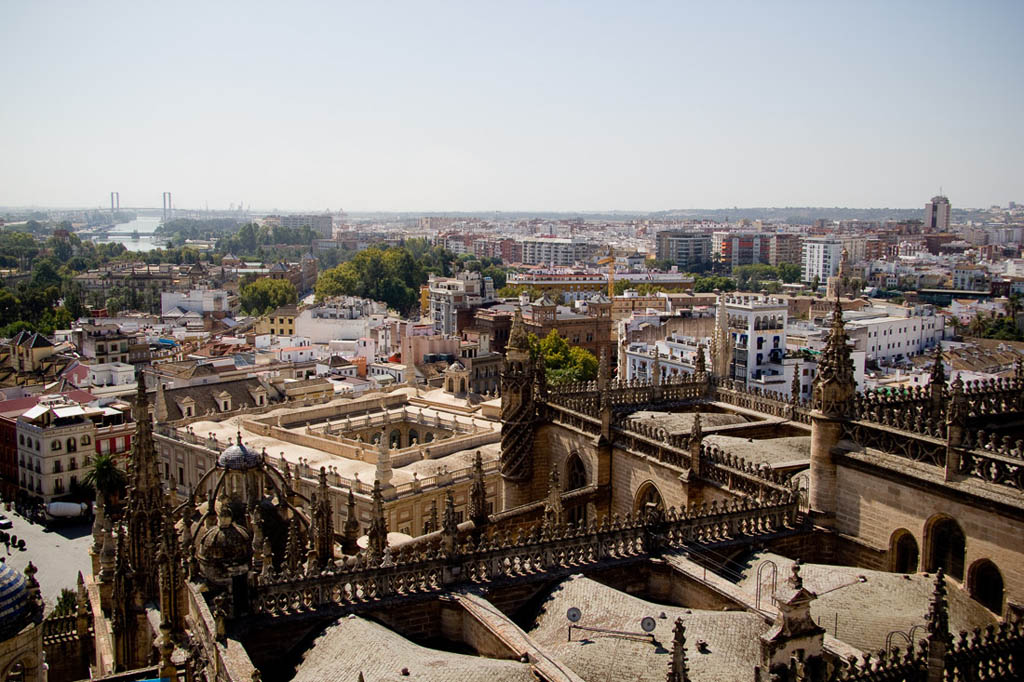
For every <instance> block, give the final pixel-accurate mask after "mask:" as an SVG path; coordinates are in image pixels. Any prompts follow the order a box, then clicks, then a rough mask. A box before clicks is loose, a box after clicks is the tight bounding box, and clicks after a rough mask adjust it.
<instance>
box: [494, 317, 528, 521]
mask: <svg viewBox="0 0 1024 682" xmlns="http://www.w3.org/2000/svg"><path fill="white" fill-rule="evenodd" d="M533 374H534V366H533V359H532V358H531V357H530V342H529V338H528V337H527V335H526V325H525V324H524V323H523V315H522V313H521V312H520V311H519V310H516V314H515V317H514V318H513V319H512V329H511V330H510V332H509V337H508V344H507V345H506V346H505V360H504V361H503V362H502V368H501V460H500V465H499V466H500V471H501V478H502V481H503V482H504V485H503V488H504V494H505V498H506V499H505V506H506V507H510V506H515V505H518V504H523V503H524V502H527V501H528V500H527V499H526V497H527V496H528V494H529V485H530V479H531V477H532V474H533V436H534V431H535V429H536V424H535V418H536V408H535V405H534V395H533V386H534V377H533Z"/></svg>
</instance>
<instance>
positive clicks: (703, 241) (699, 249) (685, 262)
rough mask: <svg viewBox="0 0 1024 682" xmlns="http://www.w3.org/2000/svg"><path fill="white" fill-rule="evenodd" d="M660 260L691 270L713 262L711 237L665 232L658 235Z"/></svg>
mask: <svg viewBox="0 0 1024 682" xmlns="http://www.w3.org/2000/svg"><path fill="white" fill-rule="evenodd" d="M658 258H659V259H661V260H669V261H672V263H673V264H674V265H677V266H679V267H680V268H689V267H691V266H694V265H702V264H706V263H709V262H710V261H711V235H708V234H703V233H700V232H683V231H680V230H665V231H663V232H659V233H658Z"/></svg>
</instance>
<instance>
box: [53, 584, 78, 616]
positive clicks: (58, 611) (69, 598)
mask: <svg viewBox="0 0 1024 682" xmlns="http://www.w3.org/2000/svg"><path fill="white" fill-rule="evenodd" d="M77 608H78V595H77V594H76V593H75V591H74V590H72V589H69V588H67V587H65V588H62V589H61V591H60V596H59V597H57V603H56V604H54V605H53V612H52V613H51V614H50V615H52V616H70V615H71V614H73V613H74V612H75V610H76V609H77Z"/></svg>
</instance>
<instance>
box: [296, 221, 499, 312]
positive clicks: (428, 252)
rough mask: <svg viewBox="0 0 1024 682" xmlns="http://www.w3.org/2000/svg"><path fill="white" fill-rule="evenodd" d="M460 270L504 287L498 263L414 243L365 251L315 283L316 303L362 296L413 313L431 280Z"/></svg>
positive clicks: (407, 242) (334, 268) (408, 241)
mask: <svg viewBox="0 0 1024 682" xmlns="http://www.w3.org/2000/svg"><path fill="white" fill-rule="evenodd" d="M459 267H462V268H464V269H467V270H472V271H475V272H480V273H481V274H482V275H483V276H486V277H492V278H493V279H494V281H495V287H496V288H497V287H498V286H503V285H504V283H505V269H504V268H503V267H501V261H500V260H499V259H489V258H476V257H473V256H469V255H468V254H466V255H464V256H460V257H456V256H455V254H453V253H452V252H450V251H448V250H446V249H444V248H442V247H440V246H433V245H432V244H431V243H430V242H429V241H427V240H426V239H409V240H406V241H405V243H403V244H402V245H400V246H384V245H379V246H374V247H371V248H369V249H364V250H363V251H360V252H358V253H356V254H355V255H353V256H352V258H351V260H348V261H346V262H344V263H342V264H340V265H338V266H336V267H333V268H330V269H328V270H325V271H324V272H322V273H321V274H320V278H319V279H318V280H317V283H316V298H317V300H318V301H322V300H324V299H327V298H330V297H332V296H362V297H365V298H371V299H374V300H377V301H383V302H384V303H387V304H388V306H389V307H391V308H393V309H395V310H397V311H399V312H401V313H408V312H410V311H411V310H413V309H414V308H415V307H416V306H417V305H418V304H419V288H420V286H421V285H423V284H425V283H426V281H427V278H428V277H429V276H430V275H431V274H434V275H438V276H442V277H451V276H452V274H453V273H455V272H456V271H457V269H458V268H459Z"/></svg>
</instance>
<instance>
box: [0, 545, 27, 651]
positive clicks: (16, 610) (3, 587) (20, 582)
mask: <svg viewBox="0 0 1024 682" xmlns="http://www.w3.org/2000/svg"><path fill="white" fill-rule="evenodd" d="M29 611H30V609H29V595H28V585H27V584H26V582H25V576H23V575H22V574H21V573H19V572H18V571H16V570H14V569H13V568H11V567H10V566H8V565H7V564H6V563H3V564H0V638H2V639H6V638H7V637H9V636H10V635H12V634H14V633H15V632H17V631H18V630H20V629H21V628H23V627H24V626H25V623H26V621H27V620H28V616H29Z"/></svg>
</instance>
